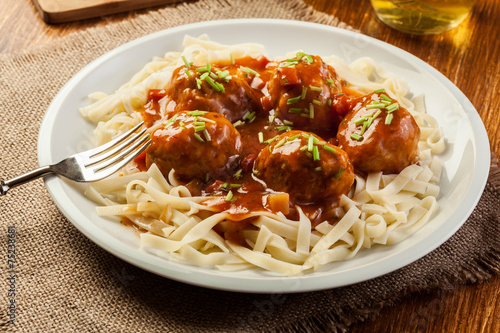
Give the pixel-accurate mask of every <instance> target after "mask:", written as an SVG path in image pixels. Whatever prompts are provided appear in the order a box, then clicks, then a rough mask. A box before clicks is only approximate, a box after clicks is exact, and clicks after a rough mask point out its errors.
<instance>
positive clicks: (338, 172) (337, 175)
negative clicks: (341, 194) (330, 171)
mask: <svg viewBox="0 0 500 333" xmlns="http://www.w3.org/2000/svg"><path fill="white" fill-rule="evenodd" d="M344 171H345V169H343V168H340V169H339V171H337V173H336V174H335V178H337V179H339V178H340V177H342V174H343V173H344Z"/></svg>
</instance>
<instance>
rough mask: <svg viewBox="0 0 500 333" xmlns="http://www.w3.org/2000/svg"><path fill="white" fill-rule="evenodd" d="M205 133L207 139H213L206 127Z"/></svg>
mask: <svg viewBox="0 0 500 333" xmlns="http://www.w3.org/2000/svg"><path fill="white" fill-rule="evenodd" d="M203 135H204V136H205V140H207V141H212V137H211V136H210V133H208V131H207V130H206V129H204V130H203Z"/></svg>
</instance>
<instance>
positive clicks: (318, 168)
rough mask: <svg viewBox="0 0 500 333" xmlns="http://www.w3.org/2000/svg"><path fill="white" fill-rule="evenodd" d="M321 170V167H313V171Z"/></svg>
mask: <svg viewBox="0 0 500 333" xmlns="http://www.w3.org/2000/svg"><path fill="white" fill-rule="evenodd" d="M321 170H323V168H322V167H316V168H314V171H316V172H318V171H321Z"/></svg>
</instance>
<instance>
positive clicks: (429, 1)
mask: <svg viewBox="0 0 500 333" xmlns="http://www.w3.org/2000/svg"><path fill="white" fill-rule="evenodd" d="M371 2H372V5H373V8H374V9H375V12H376V13H377V16H378V17H379V18H380V20H382V22H384V23H385V24H387V25H388V26H390V27H392V28H394V29H396V30H400V31H403V32H407V33H412V34H436V33H440V32H443V31H447V30H450V29H453V28H454V27H456V26H457V25H459V24H460V22H462V21H463V20H464V19H465V18H466V17H467V15H468V14H469V12H470V10H471V9H472V6H473V5H474V2H475V0H371Z"/></svg>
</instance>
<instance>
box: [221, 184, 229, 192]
mask: <svg viewBox="0 0 500 333" xmlns="http://www.w3.org/2000/svg"><path fill="white" fill-rule="evenodd" d="M228 186H229V184H228V183H224V184H222V185H221V186H220V187H221V188H222V189H224V190H227V187H228Z"/></svg>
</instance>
